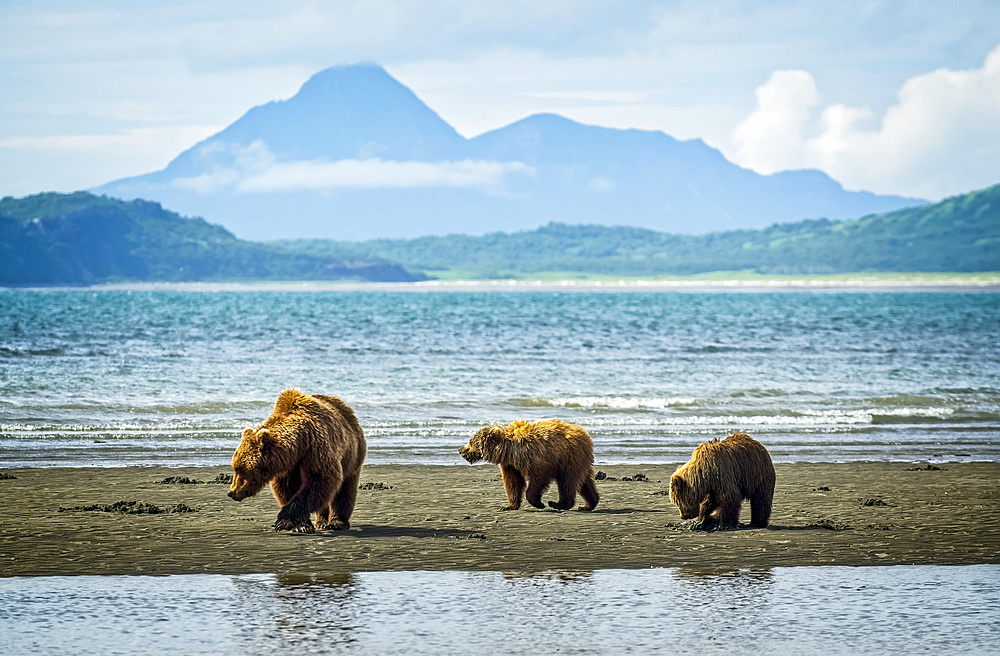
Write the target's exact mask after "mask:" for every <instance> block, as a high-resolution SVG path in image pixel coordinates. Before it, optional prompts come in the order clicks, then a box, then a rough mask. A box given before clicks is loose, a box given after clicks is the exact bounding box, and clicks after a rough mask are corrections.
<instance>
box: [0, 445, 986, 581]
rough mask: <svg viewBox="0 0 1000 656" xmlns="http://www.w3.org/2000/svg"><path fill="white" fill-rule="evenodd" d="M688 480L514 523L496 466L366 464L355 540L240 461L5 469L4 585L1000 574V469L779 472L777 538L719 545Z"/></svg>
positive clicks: (635, 477) (637, 487)
mask: <svg viewBox="0 0 1000 656" xmlns="http://www.w3.org/2000/svg"><path fill="white" fill-rule="evenodd" d="M675 468H676V465H615V466H599V467H597V469H599V470H600V471H601V472H603V473H604V475H605V476H606V478H604V479H603V480H599V481H598V490H599V492H600V494H601V501H600V504H599V505H598V507H597V510H596V511H595V512H592V513H587V512H580V511H577V510H575V509H574V510H570V511H567V512H557V511H554V510H535V509H534V508H530V507H527V506H525V507H523V508H522V509H521V510H518V511H508V512H501V510H500V507H501V506H502V505H504V503H505V496H504V492H503V486H502V483H501V482H500V480H499V475H498V472H497V470H496V468H495V467H492V466H476V467H471V466H464V465H458V466H426V465H412V466H411V465H372V466H366V467H365V468H364V470H363V472H362V476H361V490H360V491H359V495H358V503H357V508H356V510H355V514H354V517H353V518H352V526H351V528H350V530H348V531H341V532H318V533H315V534H312V535H302V534H288V533H275V532H274V531H272V530H271V523H272V522H273V521H274V518H275V515H276V513H277V510H278V509H277V505H276V503H275V501H274V498H273V497H272V496H271V494H270V491H269V490H265V491H263V492H262V493H261V494H260V495H258V496H257V497H254V498H251V499H248V500H246V501H243V502H242V503H236V502H234V501H232V500H230V499H229V498H228V497H227V496H226V492H227V491H228V485H227V484H223V483H218V482H212V481H213V480H215V479H217V478H219V477H220V476H221V477H223V478H224V477H225V475H228V474H230V473H231V470H230V468H229V467H228V466H226V465H220V466H218V467H191V468H173V467H172V468H159V467H125V468H38V469H5V470H3V471H2V472H0V474H2V475H0V512H2V513H3V518H4V521H3V522H2V524H0V576H24V575H74V574H157V575H166V574H192V573H216V574H244V573H254V572H274V573H289V572H291V573H323V572H352V571H383V570H497V571H503V572H537V571H545V570H555V569H560V570H577V571H580V570H594V569H606V568H647V567H688V568H692V567H694V568H700V567H704V568H706V569H715V568H766V567H777V566H796V565H813V566H817V565H859V566H860V565H897V564H936V565H969V564H982V563H994V564H995V563H1000V485H998V484H997V481H998V480H1000V463H960V464H955V463H945V464H935V465H932V466H930V467H929V466H928V465H927V464H926V463H912V464H906V463H850V464H827V463H819V464H804V463H803V464H778V465H776V470H777V489H776V491H775V500H774V513H773V515H772V517H771V526H769V527H768V528H766V529H751V528H742V529H740V530H736V531H727V532H716V533H703V532H695V531H691V530H689V529H688V528H687V526H686V523H685V522H683V521H681V519H680V516H679V515H678V513H677V510H676V508H674V507H673V506H672V505H671V504H670V501H669V498H668V496H667V494H666V489H667V487H668V481H669V478H670V474H671V473H672V472H673V470H674V469H675ZM550 498H551V499H554V498H555V490H554V488H552V489H550V490H549V492H548V493H547V494H546V496H545V499H550ZM122 502H124V503H122ZM578 503H579V499H578ZM741 520H743V521H744V522H747V521H749V505H748V504H746V503H745V504H744V508H743V513H742V515H741Z"/></svg>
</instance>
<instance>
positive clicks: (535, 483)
mask: <svg viewBox="0 0 1000 656" xmlns="http://www.w3.org/2000/svg"><path fill="white" fill-rule="evenodd" d="M550 483H552V479H551V478H549V477H548V476H544V477H543V476H535V477H534V478H532V479H531V481H530V482H529V483H528V491H527V492H525V494H524V497H525V499H527V500H528V503H530V504H531V505H532V506H534V507H535V508H544V507H545V504H544V503H542V495H543V494H545V490H547V489H548V488H549V484H550Z"/></svg>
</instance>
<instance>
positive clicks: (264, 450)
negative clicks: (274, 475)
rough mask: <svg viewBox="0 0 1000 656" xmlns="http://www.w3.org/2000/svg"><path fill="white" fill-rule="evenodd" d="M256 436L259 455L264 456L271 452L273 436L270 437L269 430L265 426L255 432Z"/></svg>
mask: <svg viewBox="0 0 1000 656" xmlns="http://www.w3.org/2000/svg"><path fill="white" fill-rule="evenodd" d="M257 437H258V438H259V439H260V455H261V456H263V457H265V458H266V457H267V456H268V455H270V453H271V446H272V445H273V444H274V438H273V437H271V431H269V430H267V429H266V428H262V429H260V430H259V431H258V432H257Z"/></svg>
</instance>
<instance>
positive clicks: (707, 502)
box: [691, 494, 719, 531]
mask: <svg viewBox="0 0 1000 656" xmlns="http://www.w3.org/2000/svg"><path fill="white" fill-rule="evenodd" d="M718 509H719V502H718V500H716V498H715V495H714V494H708V495H706V496H705V498H704V499H702V501H701V504H700V505H699V506H698V517H697V518H695V520H694V521H693V522H691V530H693V531H714V530H715V529H716V528H718V520H717V519H716V518H715V517H713V516H712V514H713V513H714V512H715V511H716V510H718Z"/></svg>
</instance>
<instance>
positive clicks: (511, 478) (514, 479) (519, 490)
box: [500, 465, 525, 510]
mask: <svg viewBox="0 0 1000 656" xmlns="http://www.w3.org/2000/svg"><path fill="white" fill-rule="evenodd" d="M500 476H501V477H502V478H503V487H504V490H506V491H507V505H506V506H504V507H503V508H501V509H500V510H517V509H518V508H520V507H521V497H522V496H523V495H524V486H525V482H524V476H523V475H522V474H521V472H519V471H518V470H516V469H514V468H513V467H510V466H507V465H504V466H502V467H500Z"/></svg>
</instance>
